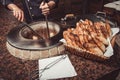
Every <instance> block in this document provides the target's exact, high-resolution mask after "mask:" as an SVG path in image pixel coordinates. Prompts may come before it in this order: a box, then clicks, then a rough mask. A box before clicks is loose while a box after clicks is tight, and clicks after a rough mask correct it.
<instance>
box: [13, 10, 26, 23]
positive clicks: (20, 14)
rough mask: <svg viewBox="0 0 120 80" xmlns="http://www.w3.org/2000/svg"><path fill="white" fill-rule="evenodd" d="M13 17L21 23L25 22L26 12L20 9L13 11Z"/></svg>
mask: <svg viewBox="0 0 120 80" xmlns="http://www.w3.org/2000/svg"><path fill="white" fill-rule="evenodd" d="M13 15H14V16H15V17H16V18H17V19H18V20H19V21H21V22H23V20H24V12H23V11H22V10H21V9H20V8H14V9H13Z"/></svg>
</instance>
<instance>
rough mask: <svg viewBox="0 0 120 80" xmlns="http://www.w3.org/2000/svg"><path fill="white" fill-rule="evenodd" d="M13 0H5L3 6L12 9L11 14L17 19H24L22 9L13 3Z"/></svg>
mask: <svg viewBox="0 0 120 80" xmlns="http://www.w3.org/2000/svg"><path fill="white" fill-rule="evenodd" d="M13 2H14V1H13V0H5V4H4V5H5V7H6V8H8V9H9V10H11V11H13V15H14V16H15V17H16V18H17V19H18V20H19V21H23V20H24V13H23V11H22V10H21V9H20V8H19V7H18V6H17V5H15V4H14V3H13Z"/></svg>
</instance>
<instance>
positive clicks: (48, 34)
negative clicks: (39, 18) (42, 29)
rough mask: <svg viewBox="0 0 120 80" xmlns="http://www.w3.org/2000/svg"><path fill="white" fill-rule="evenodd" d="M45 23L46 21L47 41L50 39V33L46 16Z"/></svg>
mask: <svg viewBox="0 0 120 80" xmlns="http://www.w3.org/2000/svg"><path fill="white" fill-rule="evenodd" d="M45 21H46V26H47V36H48V39H49V38H50V31H49V26H48V18H47V15H46V16H45Z"/></svg>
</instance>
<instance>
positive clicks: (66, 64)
mask: <svg viewBox="0 0 120 80" xmlns="http://www.w3.org/2000/svg"><path fill="white" fill-rule="evenodd" d="M62 56H66V58H65V59H62V60H60V61H59V62H58V63H56V64H55V65H53V66H52V67H51V68H49V69H46V70H45V71H44V72H43V73H42V76H41V77H40V80H46V79H58V78H65V77H73V76H76V75H77V73H76V71H75V69H74V67H73V66H72V64H71V62H70V60H69V57H68V55H62ZM62 56H57V57H51V58H47V59H41V60H39V70H41V69H44V68H45V66H46V65H48V64H49V63H51V62H53V61H55V60H57V59H59V58H61V57H62Z"/></svg>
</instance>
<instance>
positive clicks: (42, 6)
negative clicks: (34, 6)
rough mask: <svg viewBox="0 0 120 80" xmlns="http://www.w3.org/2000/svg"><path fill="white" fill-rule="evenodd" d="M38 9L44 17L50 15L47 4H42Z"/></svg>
mask: <svg viewBox="0 0 120 80" xmlns="http://www.w3.org/2000/svg"><path fill="white" fill-rule="evenodd" d="M39 8H40V9H41V10H42V14H43V15H45V16H46V15H48V14H49V13H50V8H49V6H48V3H44V2H42V3H41V4H40V7H39Z"/></svg>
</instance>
